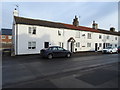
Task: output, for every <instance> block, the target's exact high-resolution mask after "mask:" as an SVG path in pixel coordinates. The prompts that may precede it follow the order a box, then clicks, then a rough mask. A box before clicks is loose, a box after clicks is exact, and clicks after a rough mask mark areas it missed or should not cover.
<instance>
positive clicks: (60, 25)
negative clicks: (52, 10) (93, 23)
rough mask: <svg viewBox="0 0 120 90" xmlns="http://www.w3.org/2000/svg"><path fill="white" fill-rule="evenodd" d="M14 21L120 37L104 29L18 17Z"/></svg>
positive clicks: (116, 33)
mask: <svg viewBox="0 0 120 90" xmlns="http://www.w3.org/2000/svg"><path fill="white" fill-rule="evenodd" d="M14 19H15V22H16V24H27V25H39V26H46V27H53V28H64V29H72V30H80V31H90V32H97V33H104V34H111V35H118V36H120V33H118V32H111V31H108V30H103V29H93V28H90V27H85V26H77V27H76V26H74V25H71V24H64V23H58V22H51V21H45V20H36V19H30V18H24V17H16V16H15V17H14Z"/></svg>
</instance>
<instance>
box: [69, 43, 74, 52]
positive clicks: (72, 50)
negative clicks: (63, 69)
mask: <svg viewBox="0 0 120 90" xmlns="http://www.w3.org/2000/svg"><path fill="white" fill-rule="evenodd" d="M73 45H74V43H73V42H71V45H70V51H71V52H74V47H73Z"/></svg>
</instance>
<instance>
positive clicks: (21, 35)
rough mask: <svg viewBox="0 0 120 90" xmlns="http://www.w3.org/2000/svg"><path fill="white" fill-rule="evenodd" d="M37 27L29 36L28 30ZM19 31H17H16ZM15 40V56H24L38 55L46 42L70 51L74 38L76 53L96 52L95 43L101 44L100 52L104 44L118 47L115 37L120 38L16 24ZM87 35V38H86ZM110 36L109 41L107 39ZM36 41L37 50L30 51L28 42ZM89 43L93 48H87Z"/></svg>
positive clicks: (14, 30)
mask: <svg viewBox="0 0 120 90" xmlns="http://www.w3.org/2000/svg"><path fill="white" fill-rule="evenodd" d="M29 27H36V34H35V35H32V34H29V33H28V32H29V31H28V28H29ZM16 30H17V31H16ZM58 32H60V33H61V36H59V35H58ZM78 32H80V37H76V33H78ZM88 33H90V34H91V39H88V38H87V36H88ZM13 34H14V37H13V38H14V39H13V44H14V49H15V55H22V54H37V53H40V50H41V49H43V48H44V42H50V45H49V46H58V45H59V43H60V42H63V43H64V48H65V49H67V50H70V42H68V40H69V39H70V38H71V37H72V38H74V40H75V42H74V46H73V47H74V52H75V49H77V51H95V43H98V46H97V48H98V47H99V43H101V45H102V46H101V47H99V50H97V51H101V50H102V49H103V43H110V44H112V45H113V46H115V44H117V45H118V39H117V40H115V37H117V38H120V36H116V35H109V34H102V33H95V32H90V31H79V30H71V29H62V28H50V27H44V26H37V25H24V24H17V26H16V24H15V27H14V29H13ZM84 35H85V36H84ZM99 35H101V36H102V39H99ZM108 35H109V37H110V38H109V39H107V38H106V37H107V36H108ZM31 41H35V42H36V49H32V50H31V49H28V42H31ZM77 42H80V47H76V43H77ZM87 43H91V47H87Z"/></svg>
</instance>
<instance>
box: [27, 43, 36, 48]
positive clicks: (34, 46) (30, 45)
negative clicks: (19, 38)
mask: <svg viewBox="0 0 120 90" xmlns="http://www.w3.org/2000/svg"><path fill="white" fill-rule="evenodd" d="M28 49H30V50H31V49H36V41H29V42H28Z"/></svg>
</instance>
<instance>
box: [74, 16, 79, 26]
mask: <svg viewBox="0 0 120 90" xmlns="http://www.w3.org/2000/svg"><path fill="white" fill-rule="evenodd" d="M73 25H74V26H76V27H77V26H79V21H78V18H77V16H76V15H75V19H73Z"/></svg>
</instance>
